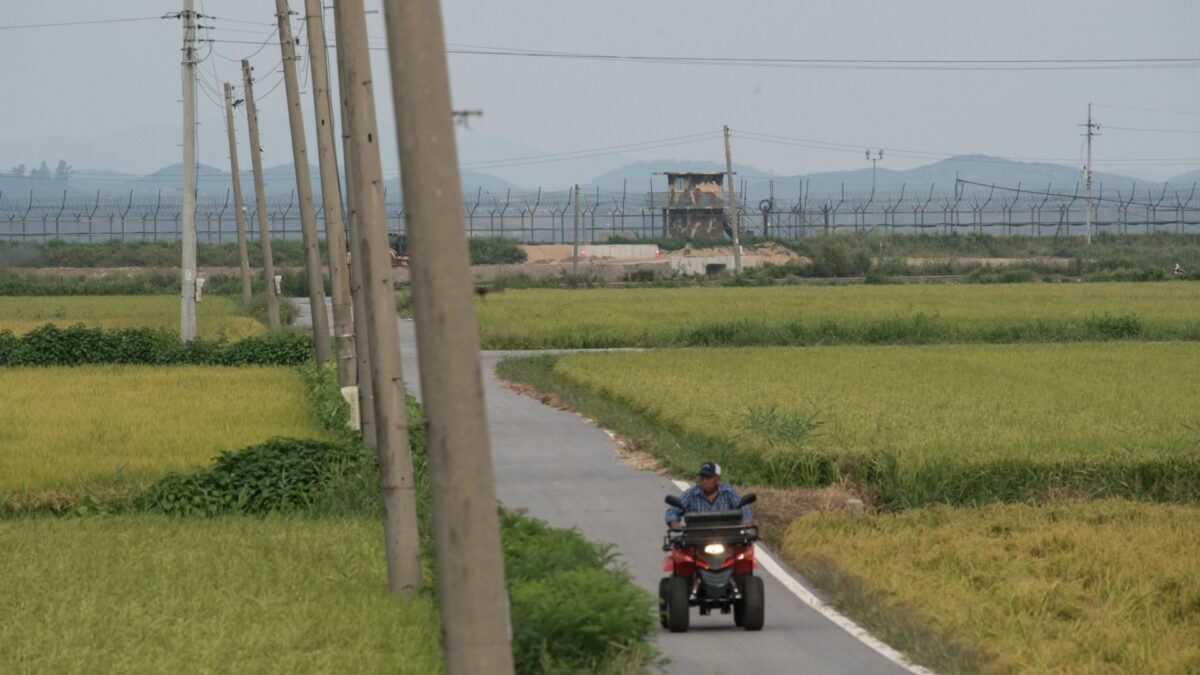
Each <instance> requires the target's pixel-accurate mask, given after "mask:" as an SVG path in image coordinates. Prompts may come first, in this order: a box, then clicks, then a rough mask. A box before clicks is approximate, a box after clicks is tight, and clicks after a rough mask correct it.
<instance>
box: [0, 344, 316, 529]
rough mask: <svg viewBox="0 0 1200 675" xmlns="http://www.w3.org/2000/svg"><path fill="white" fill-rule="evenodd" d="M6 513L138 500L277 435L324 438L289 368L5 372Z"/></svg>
mask: <svg viewBox="0 0 1200 675" xmlns="http://www.w3.org/2000/svg"><path fill="white" fill-rule="evenodd" d="M0 409H2V410H4V414H3V415H0V439H3V442H2V443H0V511H9V512H12V511H23V510H29V509H38V508H50V509H53V510H62V509H65V508H69V507H70V506H72V505H73V504H75V503H76V502H77V501H78V500H79V499H80V498H81V497H83V496H85V495H88V494H98V495H107V497H105V499H112V498H121V496H122V495H123V496H125V497H128V496H129V495H131V494H132V493H133V492H136V491H137V490H138V489H140V488H141V487H143V486H145V485H147V484H149V482H150V481H152V480H154V479H156V478H158V477H160V476H162V475H163V474H164V473H166V472H167V471H171V470H182V469H188V468H192V467H196V466H200V465H203V464H207V463H208V462H209V461H210V460H212V458H213V457H215V456H216V455H217V454H219V453H220V452H223V451H226V450H236V449H238V448H241V447H244V446H247V445H250V444H252V443H257V442H261V441H264V440H266V439H267V438H270V437H272V436H281V435H286V436H296V437H301V438H323V437H325V436H326V433H327V432H325V431H323V430H322V429H320V428H319V427H318V426H317V425H316V424H315V423H314V422H313V420H312V416H311V413H310V412H309V409H308V406H307V405H306V403H305V397H304V392H303V388H302V383H301V380H300V378H299V377H298V376H297V375H296V374H295V372H294V371H292V370H291V369H288V368H282V367H240V368H224V367H212V366H173V367H153V366H81V367H77V368H3V369H0Z"/></svg>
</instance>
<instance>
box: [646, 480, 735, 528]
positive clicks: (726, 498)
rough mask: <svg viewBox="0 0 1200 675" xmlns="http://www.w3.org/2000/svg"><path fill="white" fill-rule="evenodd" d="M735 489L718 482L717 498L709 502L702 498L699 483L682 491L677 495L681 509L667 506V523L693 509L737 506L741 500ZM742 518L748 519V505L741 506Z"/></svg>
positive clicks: (725, 508)
mask: <svg viewBox="0 0 1200 675" xmlns="http://www.w3.org/2000/svg"><path fill="white" fill-rule="evenodd" d="M741 499H742V498H741V497H740V496H739V495H738V493H737V490H734V489H733V488H732V487H730V486H729V484H728V483H720V484H719V485H717V498H716V499H714V500H712V502H709V501H708V500H707V499H705V498H704V491H703V490H701V489H700V486H699V485H693V486H692V487H690V488H688V489H686V490H684V491H683V494H681V495H679V501H681V502H683V509H680V508H678V507H675V506H669V507H667V516H666V518H667V525H670V524H671V523H674V522H678V521H679V519H680V518H682V517H683V514H684V513H691V512H694V511H732V510H734V509H736V508H737V507H738V502H739V501H741ZM742 520H750V507H749V506H743V507H742Z"/></svg>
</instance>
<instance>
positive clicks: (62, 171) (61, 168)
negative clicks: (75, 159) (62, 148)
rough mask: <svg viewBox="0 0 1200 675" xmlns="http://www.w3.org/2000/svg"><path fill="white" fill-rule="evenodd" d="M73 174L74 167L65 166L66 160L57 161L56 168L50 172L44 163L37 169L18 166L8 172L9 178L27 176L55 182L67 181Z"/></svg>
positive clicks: (22, 165)
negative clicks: (52, 179)
mask: <svg viewBox="0 0 1200 675" xmlns="http://www.w3.org/2000/svg"><path fill="white" fill-rule="evenodd" d="M73 173H75V169H74V167H72V166H71V165H70V164H67V160H65V159H60V160H58V166H56V167H54V170H53V171H51V170H50V167H49V166H46V162H44V161H43V162H42V163H41V164H40V165H39V166H38V167H37V168H28V169H27V168H26V166H25V165H24V164H18V165H16V166H14V167H13V168H12V169H10V170H9V172H8V175H10V176H28V177H30V178H54V179H56V180H67V179H68V178H70V177H71V174H73Z"/></svg>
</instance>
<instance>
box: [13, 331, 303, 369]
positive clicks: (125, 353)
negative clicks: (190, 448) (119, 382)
mask: <svg viewBox="0 0 1200 675" xmlns="http://www.w3.org/2000/svg"><path fill="white" fill-rule="evenodd" d="M312 354H313V347H312V336H311V335H309V334H308V333H307V332H305V331H301V330H281V331H276V332H273V333H268V334H266V335H258V336H253V337H248V338H244V339H242V340H238V341H237V342H226V341H224V340H223V339H221V340H203V339H196V340H192V341H191V342H186V343H185V342H182V341H181V340H180V339H179V336H178V335H176V334H175V333H172V332H170V331H165V330H160V329H155V328H120V329H115V330H105V329H103V328H90V327H88V326H85V325H83V324H76V325H73V326H68V327H66V328H59V327H58V326H55V325H54V324H46V325H45V326H42V327H40V328H35V329H34V330H31V331H29V332H28V333H26V334H24V335H21V336H17V335H14V334H13V333H12V332H11V331H7V330H5V331H0V366H79V365H85V364H98V363H125V364H135V363H136V364H150V365H176V364H192V365H214V366H248V365H258V366H263V365H271V366H294V365H299V364H301V363H304V362H305V361H307V360H308V359H311V358H312Z"/></svg>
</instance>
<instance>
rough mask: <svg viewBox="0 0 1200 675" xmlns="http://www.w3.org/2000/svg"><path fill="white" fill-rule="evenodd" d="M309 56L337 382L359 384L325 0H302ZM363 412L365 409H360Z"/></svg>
mask: <svg viewBox="0 0 1200 675" xmlns="http://www.w3.org/2000/svg"><path fill="white" fill-rule="evenodd" d="M304 14H305V21H304V25H305V26H306V27H307V29H308V60H309V64H310V65H311V67H312V90H313V111H314V113H313V115H314V116H315V117H316V120H317V163H318V164H319V166H320V169H321V201H322V203H323V204H324V205H325V248H326V250H327V251H328V252H329V282H330V291H332V293H333V335H334V338H335V343H336V345H337V366H338V384H339V385H340V386H343V387H350V386H354V385H356V384H358V376H357V372H356V371H355V363H354V317H353V313H352V311H351V304H350V275H349V270H348V269H347V266H346V237H345V234H344V233H343V231H342V227H343V222H342V186H341V185H340V184H339V183H338V170H337V146H336V145H335V143H334V140H333V104H332V103H331V102H330V100H329V66H328V62H327V61H326V59H325V16H324V12H323V11H322V8H321V0H304ZM360 413H361V410H360Z"/></svg>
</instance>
